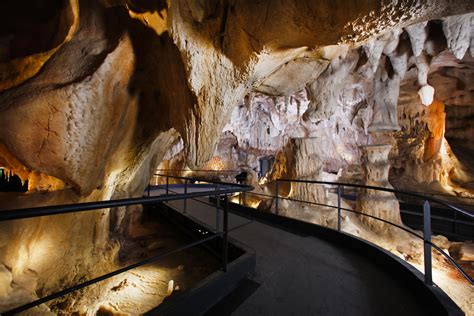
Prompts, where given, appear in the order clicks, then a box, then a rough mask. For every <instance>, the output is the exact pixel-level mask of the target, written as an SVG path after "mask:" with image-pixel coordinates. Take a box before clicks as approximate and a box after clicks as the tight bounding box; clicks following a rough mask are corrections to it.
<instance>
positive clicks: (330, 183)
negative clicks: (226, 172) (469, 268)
mask: <svg viewBox="0 0 474 316" xmlns="http://www.w3.org/2000/svg"><path fill="white" fill-rule="evenodd" d="M276 181H278V182H297V183H314V184H326V185H337V186H344V187H354V188H361V189H370V190H378V191H385V192H392V193H399V194H405V195H410V196H414V197H417V198H420V199H423V200H428V201H431V202H435V203H438V204H442V205H444V206H447V207H448V208H450V209H452V210H454V211H456V212H458V213H461V214H463V215H466V216H467V217H470V218H473V219H474V214H472V213H470V212H468V211H466V210H464V209H462V208H460V207H458V206H455V205H452V204H450V203H447V202H446V201H443V200H440V199H437V198H433V197H428V196H425V195H422V194H419V193H415V192H411V191H403V190H395V189H389V188H384V187H377V186H371V185H363V184H353V183H345V182H330V181H316V180H297V179H277V180H276Z"/></svg>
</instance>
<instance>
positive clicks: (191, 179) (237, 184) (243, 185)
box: [154, 173, 253, 190]
mask: <svg viewBox="0 0 474 316" xmlns="http://www.w3.org/2000/svg"><path fill="white" fill-rule="evenodd" d="M154 176H155V177H164V178H165V177H168V178H172V179H181V180H190V181H203V182H207V183H212V184H222V185H227V186H234V187H238V188H245V187H249V186H248V185H245V184H240V183H229V182H222V181H216V180H207V179H199V178H190V177H182V176H170V175H167V174H157V173H155V174H154ZM251 188H252V190H253V187H251Z"/></svg>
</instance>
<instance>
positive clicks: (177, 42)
mask: <svg viewBox="0 0 474 316" xmlns="http://www.w3.org/2000/svg"><path fill="white" fill-rule="evenodd" d="M52 3H53V2H52ZM36 5H37V2H35V4H32V5H31V8H29V9H25V10H24V8H23V7H19V5H18V4H14V3H2V4H1V5H0V8H1V9H2V10H0V11H1V12H5V18H2V19H0V23H2V24H1V26H0V30H1V31H0V48H1V49H0V69H1V75H0V166H2V167H5V168H7V169H8V170H11V171H12V172H14V173H15V174H17V175H18V176H19V177H20V178H21V179H22V180H23V181H26V180H28V183H29V191H28V192H27V193H25V194H1V195H0V207H1V208H2V209H9V208H20V207H31V206H38V205H46V204H60V203H72V202H84V201H93V200H103V199H111V198H123V197H132V196H140V195H141V194H142V192H143V190H144V188H145V187H146V185H147V183H148V180H149V179H150V177H151V175H152V173H153V172H154V170H155V169H156V167H157V166H158V165H159V163H160V162H161V161H162V160H163V158H164V157H165V155H166V153H167V151H168V150H171V151H173V150H174V151H177V150H176V148H174V149H172V148H173V146H176V144H177V142H178V141H179V139H181V140H182V148H183V153H181V154H179V153H176V154H177V156H176V157H178V156H179V159H181V160H180V161H181V162H180V163H179V164H177V165H183V166H184V165H185V164H186V165H187V166H189V167H191V168H197V167H202V166H205V164H206V163H207V162H208V161H209V160H211V158H212V157H213V156H218V157H220V158H216V159H215V160H213V162H215V163H216V164H220V163H221V162H223V163H225V164H227V165H225V168H228V167H229V168H230V167H236V168H247V169H248V170H249V171H251V170H253V169H254V168H255V167H256V166H257V165H258V159H259V158H260V157H264V156H268V155H274V156H278V155H280V157H285V156H284V155H283V154H281V153H285V152H288V151H285V148H290V149H291V150H290V152H291V156H292V158H291V159H295V160H294V163H293V164H289V165H288V168H295V169H294V170H296V171H291V170H287V171H290V173H289V174H291V172H296V174H295V176H306V177H321V178H323V179H324V178H325V177H329V178H331V179H332V178H334V177H338V178H344V177H346V178H350V179H354V180H360V179H361V173H360V172H358V171H357V170H358V169H359V170H360V166H359V168H357V166H358V165H360V152H359V145H364V144H367V143H368V142H369V136H368V131H370V130H371V129H372V130H373V129H375V130H380V129H384V128H385V129H387V130H389V131H391V130H393V129H395V127H396V126H397V125H400V126H401V128H402V132H403V133H401V134H396V135H395V138H393V137H392V135H390V134H389V135H388V136H387V138H388V139H389V140H390V139H392V141H393V143H394V144H396V145H397V146H396V148H397V150H398V154H397V153H396V152H395V151H394V153H393V154H392V157H391V158H390V159H392V161H393V164H394V166H395V167H396V168H395V169H398V173H397V176H398V177H399V178H401V177H403V176H404V175H405V176H407V175H408V176H410V175H411V174H415V175H417V176H416V177H415V180H416V181H417V182H422V181H428V180H432V179H435V180H436V181H439V182H441V183H443V184H444V183H448V182H449V181H444V180H441V179H446V178H449V179H453V176H452V174H453V172H451V171H447V169H446V167H445V166H446V164H445V162H446V161H447V160H446V158H445V156H446V155H448V156H449V150H448V146H446V142H445V141H444V140H443V139H442V137H441V136H440V135H442V129H443V128H442V126H441V125H439V124H438V125H437V123H436V118H439V117H441V116H442V111H441V110H439V109H438V110H439V111H438V110H436V111H433V112H432V113H431V112H430V113H431V114H426V113H425V114H426V115H428V116H429V115H431V116H432V117H435V120H434V121H433V122H432V123H430V124H431V125H429V126H428V125H427V124H425V123H426V122H427V119H425V118H423V120H424V121H422V122H420V123H419V125H418V127H412V125H410V124H411V121H412V119H413V116H411V114H410V115H408V116H406V117H403V116H402V118H400V116H399V117H397V116H396V115H395V113H396V109H395V106H396V100H397V99H398V110H399V111H398V113H404V112H406V111H405V110H403V108H404V107H409V104H415V105H416V109H415V110H413V109H414V108H415V106H413V109H412V108H410V109H409V110H407V111H412V112H410V113H412V114H413V113H422V112H423V111H422V110H420V108H419V107H420V106H421V105H420V102H421V103H422V104H425V105H429V104H431V103H432V100H437V101H439V102H442V103H444V104H446V105H447V106H448V105H449V106H451V105H453V106H454V105H460V104H463V105H469V103H470V100H472V89H470V86H471V83H472V73H471V72H470V70H466V69H465V68H468V69H470V68H472V67H471V65H472V56H471V55H472V53H473V50H472V46H469V43H468V39H469V36H470V34H471V32H472V30H471V28H470V26H469V27H468V25H470V24H469V23H467V21H468V20H469V19H470V18H471V17H472V14H470V15H469V14H465V15H459V16H455V14H464V13H467V12H472V11H473V10H474V4H473V3H472V1H462V0H455V1H447V0H437V1H431V2H430V3H426V2H425V1H397V2H393V1H384V2H382V3H380V1H355V2H350V3H348V2H347V1H336V2H334V1H333V0H332V1H329V0H327V1H318V2H315V1H292V0H282V1H273V0H266V1H260V2H255V1H226V0H222V1H218V0H213V1H187V0H179V1H170V2H168V3H167V2H165V1H156V2H155V1H153V2H143V1H134V0H129V1H124V0H118V1H113V0H108V1H107V0H102V1H94V0H69V1H65V0H64V1H60V0H58V1H54V5H52V6H51V7H50V8H49V9H48V10H45V9H44V7H41V6H40V7H38V8H35V6H36ZM439 19H441V20H439ZM427 21H430V22H427ZM414 23H415V24H414ZM32 38H34V40H32ZM467 51H469V53H468V54H466V52H467ZM463 56H464V57H463ZM436 78H438V79H436ZM447 78H448V79H447ZM436 80H438V81H436ZM453 83H455V84H454V85H453ZM452 86H455V87H456V92H455V93H453V89H448V87H452ZM405 87H409V88H410V89H407V90H405ZM412 90H413V91H412ZM443 93H444V94H443ZM399 94H400V97H399ZM404 98H405V99H406V101H407V103H406V104H401V103H403V102H402V101H403V100H405V99H404ZM470 105H472V104H470ZM400 109H402V110H401V111H400ZM425 114H423V115H425ZM414 115H416V114H414ZM418 115H421V114H418ZM387 127H388V128H387ZM417 131H420V133H419V134H416V141H408V140H407V139H408V138H407V135H413V133H416V132H417ZM222 132H226V134H225V137H223V138H222V142H221V144H218V143H219V139H220V138H221V135H222ZM384 137H385V136H384ZM294 139H300V140H294ZM440 139H441V141H440ZM370 141H372V140H370ZM440 143H441V145H440ZM427 144H428V145H427ZM425 147H426V148H428V149H426V150H425ZM216 148H218V153H217V155H215V154H214V151H215V149H216ZM404 151H408V152H409V155H401V154H400V153H402V152H404ZM419 151H422V152H423V155H421V154H420V152H419ZM425 152H427V153H428V154H427V156H425V154H424V153H425ZM279 153H280V154H279ZM316 154H317V155H316ZM410 155H411V156H410ZM170 156H173V155H170ZM412 156H416V157H419V158H420V159H421V160H423V159H428V161H425V162H424V163H426V165H422V164H419V163H418V161H419V160H417V162H416V163H414V164H412V165H410V162H409V161H407V159H406V158H407V157H412ZM229 160H232V161H229ZM287 160H288V161H289V160H290V159H287ZM226 161H227V162H226ZM423 161H424V160H423ZM449 161H452V162H453V166H455V164H456V163H455V160H454V159H451V160H449ZM282 165H283V162H281V164H280V165H279V164H277V166H276V167H275V170H279V169H278V168H280V169H283V167H282ZM407 166H412V167H410V168H411V169H409V168H408V167H407ZM403 168H405V169H404V170H405V172H404V171H403V170H402V169H403ZM423 168H429V169H428V170H431V171H432V172H431V171H430V175H427V174H426V172H424V171H423ZM453 168H454V167H453ZM450 170H451V169H450ZM453 170H458V169H456V168H454V169H453ZM443 172H444V174H447V176H446V175H444V176H442V177H440V176H439V175H440V174H443ZM456 172H457V171H455V172H454V173H456ZM458 173H459V174H458V175H456V174H455V177H454V178H456V179H466V177H467V176H466V175H465V174H464V173H465V172H464V173H462V172H458ZM278 174H279V173H278V172H276V171H275V172H274V173H273V175H270V177H276V176H277V175H278ZM431 174H432V175H431ZM252 175H253V178H252V182H253V183H257V179H256V176H255V173H252ZM269 180H271V178H270V179H269ZM443 181H444V182H443ZM402 182H403V181H402ZM403 183H406V181H405V182H403ZM305 190H306V192H302V193H298V194H303V195H304V196H309V195H307V194H313V193H311V191H310V190H309V189H307V188H306V189H305ZM323 197H324V195H321V196H320V195H319V193H318V194H317V196H315V197H314V198H315V199H320V198H323ZM111 212H112V214H113V216H111V215H110V213H111ZM127 213H128V212H127V211H126V210H124V209H120V210H101V211H97V212H90V213H83V214H82V213H81V214H75V215H64V216H58V217H47V218H41V219H32V220H28V221H21V223H20V221H19V222H17V223H15V224H14V225H11V224H10V223H2V224H1V227H0V228H1V230H0V231H1V232H0V280H2V281H1V286H0V298H1V300H0V301H1V302H2V304H4V305H3V306H1V307H0V308H1V309H5V308H7V307H8V306H13V305H16V304H17V303H20V302H25V301H27V300H30V299H32V298H33V297H35V296H36V295H40V296H41V295H42V294H44V293H49V292H52V291H55V290H58V289H59V288H62V287H64V286H67V285H71V284H73V283H76V282H77V281H78V280H82V279H85V278H88V277H90V275H91V271H94V273H100V272H102V271H97V270H94V269H93V268H95V267H96V266H97V264H98V263H99V262H100V263H102V265H101V267H102V268H101V269H103V270H104V271H105V270H107V269H109V268H112V267H113V266H114V264H116V263H117V262H116V260H117V258H116V256H115V253H116V252H117V249H118V248H119V247H120V244H119V243H118V240H121V239H122V238H125V237H124V236H123V235H124V230H125V228H123V225H124V224H123V223H129V221H128V220H127V218H126V216H128V215H126V214H127ZM127 225H128V224H127ZM71 232H74V233H75V234H71ZM52 250H54V251H52ZM45 253H47V254H48V256H45V255H44V254H45ZM51 253H53V254H51ZM52 262H62V263H63V265H62V266H60V267H57V266H54V265H52ZM55 268H56V269H55ZM71 269H72V270H73V271H74V274H71V273H70V271H71ZM52 276H54V277H52Z"/></svg>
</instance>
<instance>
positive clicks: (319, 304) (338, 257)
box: [153, 189, 426, 315]
mask: <svg viewBox="0 0 474 316" xmlns="http://www.w3.org/2000/svg"><path fill="white" fill-rule="evenodd" d="M175 190H176V191H181V190H179V189H175ZM181 192H182V191H181ZM153 193H154V194H159V193H158V192H156V191H155V192H153ZM202 201H206V200H205V199H203V200H202ZM170 204H171V205H172V206H174V207H175V208H176V209H177V210H178V211H182V210H183V201H175V202H171V203H170ZM187 214H188V215H190V216H192V217H194V218H196V219H198V220H199V221H201V222H204V223H207V225H208V226H210V227H215V223H216V219H215V208H214V207H211V206H207V205H204V204H202V203H199V202H197V201H193V200H188V202H187ZM246 223H247V225H245V224H246ZM242 225H243V226H242ZM239 226H241V227H240V228H239V229H236V230H234V231H231V232H230V236H231V237H232V238H233V239H234V240H237V241H239V242H241V243H243V244H245V245H247V246H248V247H250V248H252V249H254V250H255V252H256V255H257V266H256V271H255V274H254V275H253V276H252V277H251V281H253V282H254V283H258V284H259V285H260V286H258V288H256V289H255V290H253V291H252V292H253V293H251V294H250V295H246V297H245V300H244V301H241V302H240V303H239V304H238V306H235V305H236V304H235V303H234V304H228V305H229V306H227V308H226V304H225V299H224V302H223V303H220V304H218V308H213V309H211V310H210V311H209V312H208V315H230V314H232V315H424V314H426V310H424V308H423V303H421V302H420V301H418V300H417V297H419V295H417V293H415V292H414V291H412V290H410V289H408V288H407V287H406V285H404V284H403V283H402V282H401V281H400V280H398V279H397V278H396V277H395V276H394V275H390V273H389V272H388V271H387V270H385V269H384V268H383V267H382V266H380V265H378V264H377V262H373V261H370V260H369V259H368V258H366V257H364V256H362V255H360V254H358V253H356V252H355V251H351V250H348V249H345V248H340V247H337V245H335V244H333V243H331V242H328V241H326V240H322V239H318V238H315V237H312V236H300V235H296V234H294V233H290V232H287V231H285V230H282V229H279V228H275V227H272V226H269V225H266V224H263V223H260V222H251V221H249V220H248V219H246V218H243V217H240V216H237V215H234V214H229V230H232V228H235V227H239ZM234 296H235V295H234ZM237 296H238V295H237ZM234 301H235V300H234ZM231 305H232V306H231Z"/></svg>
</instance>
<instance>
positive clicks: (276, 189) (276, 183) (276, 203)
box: [275, 179, 279, 215]
mask: <svg viewBox="0 0 474 316" xmlns="http://www.w3.org/2000/svg"><path fill="white" fill-rule="evenodd" d="M278 189H279V188H278V179H276V181H275V214H276V215H278V193H279V192H278V191H279V190H278Z"/></svg>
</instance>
